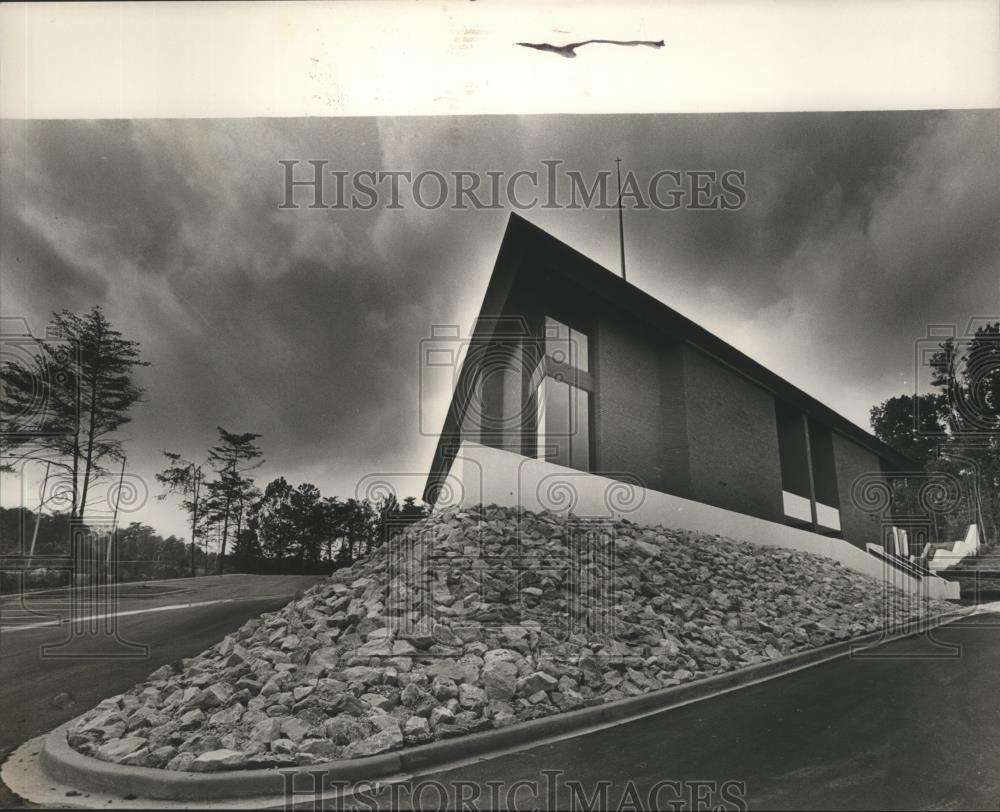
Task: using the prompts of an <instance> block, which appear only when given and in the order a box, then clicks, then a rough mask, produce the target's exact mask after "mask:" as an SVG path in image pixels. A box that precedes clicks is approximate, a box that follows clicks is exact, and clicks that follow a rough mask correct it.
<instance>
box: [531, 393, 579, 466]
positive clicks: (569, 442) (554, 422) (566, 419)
mask: <svg viewBox="0 0 1000 812" xmlns="http://www.w3.org/2000/svg"><path fill="white" fill-rule="evenodd" d="M537 400H538V457H539V458H540V459H547V460H548V461H549V462H554V463H555V464H556V465H565V466H566V467H567V468H576V469H577V470H579V471H589V470H590V393H589V392H587V391H585V390H583V389H581V388H580V387H578V386H571V385H570V384H568V383H566V382H565V381H560V380H557V379H556V378H552V377H548V376H546V377H545V378H543V379H542V382H541V384H539V386H538V394H537Z"/></svg>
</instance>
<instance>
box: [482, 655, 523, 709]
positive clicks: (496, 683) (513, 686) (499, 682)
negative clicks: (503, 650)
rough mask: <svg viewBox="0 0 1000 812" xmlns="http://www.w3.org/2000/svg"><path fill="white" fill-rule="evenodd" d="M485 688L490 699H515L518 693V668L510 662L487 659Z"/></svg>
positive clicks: (484, 678) (484, 667)
mask: <svg viewBox="0 0 1000 812" xmlns="http://www.w3.org/2000/svg"><path fill="white" fill-rule="evenodd" d="M483 688H484V689H485V690H486V696H487V697H489V698H490V699H500V700H507V699H513V698H514V695H515V694H516V693H517V666H516V665H514V663H512V662H510V661H509V660H500V659H492V660H491V659H487V660H486V663H485V665H484V666H483Z"/></svg>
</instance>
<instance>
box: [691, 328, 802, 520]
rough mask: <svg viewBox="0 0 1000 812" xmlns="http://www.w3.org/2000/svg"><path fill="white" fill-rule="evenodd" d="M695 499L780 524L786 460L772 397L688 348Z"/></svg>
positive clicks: (692, 474)
mask: <svg viewBox="0 0 1000 812" xmlns="http://www.w3.org/2000/svg"><path fill="white" fill-rule="evenodd" d="M684 392H685V399H686V410H687V429H688V444H689V449H690V450H689V456H690V477H691V488H690V498H692V499H696V500H698V501H699V502H707V503H708V504H710V505H715V506H717V507H723V508H727V509H728V510H736V511H739V512H741V513H748V514H750V515H751V516H758V517H760V518H762V519H770V520H772V521H781V519H782V516H783V511H782V505H781V490H782V488H781V460H780V456H779V451H778V429H777V424H776V421H775V415H774V398H773V396H772V395H771V394H770V393H768V392H766V391H765V390H763V389H761V388H760V387H758V386H756V385H754V384H753V383H751V382H750V381H749V380H747V379H746V378H744V377H743V376H741V375H739V374H738V373H736V372H734V371H733V370H731V369H729V368H728V367H725V366H723V365H722V364H720V363H719V362H717V361H715V360H714V359H712V358H709V357H708V356H706V355H704V354H703V353H700V352H698V351H697V350H693V349H690V348H688V347H685V348H684Z"/></svg>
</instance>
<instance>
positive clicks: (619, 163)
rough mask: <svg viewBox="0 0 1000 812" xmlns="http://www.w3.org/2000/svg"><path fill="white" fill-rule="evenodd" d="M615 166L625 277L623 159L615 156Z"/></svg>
mask: <svg viewBox="0 0 1000 812" xmlns="http://www.w3.org/2000/svg"><path fill="white" fill-rule="evenodd" d="M615 167H616V169H617V170H618V244H619V247H620V249H621V257H622V279H624V278H625V220H624V218H623V217H622V159H621V158H620V157H619V158H615Z"/></svg>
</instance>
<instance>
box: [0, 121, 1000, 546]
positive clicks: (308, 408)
mask: <svg viewBox="0 0 1000 812" xmlns="http://www.w3.org/2000/svg"><path fill="white" fill-rule="evenodd" d="M997 125H998V116H997V114H996V112H995V111H994V112H990V111H968V112H933V111H932V112H910V113H822V114H773V115H756V114H755V115H703V116H630V117H622V116H585V117H584V116H566V117H479V118H399V119H380V120H374V119H296V120H275V119H259V120H228V121H211V120H192V121H133V122H118V121H112V122H57V121H50V122H29V123H23V122H11V121H5V122H3V123H2V124H0V145H2V155H0V160H2V165H0V197H2V200H3V205H2V206H0V239H2V242H0V273H2V276H0V294H2V295H3V312H4V314H5V315H23V316H26V317H28V318H29V319H30V320H31V322H32V323H33V324H34V325H35V326H36V329H40V328H41V327H42V325H43V324H44V322H45V320H46V318H47V315H48V313H49V312H51V311H52V310H56V309H60V308H62V307H68V308H71V309H76V310H82V309H85V308H88V307H89V306H91V305H92V304H95V303H100V304H102V305H103V306H104V307H105V309H106V310H107V311H108V313H109V315H110V317H111V318H112V320H113V321H114V322H115V324H116V325H118V326H120V327H121V329H123V330H124V331H125V332H126V333H128V334H130V335H132V336H135V337H136V338H138V339H140V340H141V341H142V343H143V347H144V351H145V355H146V357H147V358H148V359H149V360H151V361H152V362H153V366H152V367H150V368H149V369H147V370H144V371H143V374H142V378H143V382H144V384H145V386H146V388H147V396H146V401H145V403H143V404H142V405H141V407H139V408H138V409H137V410H136V412H135V419H134V422H133V423H132V424H131V425H130V426H129V427H128V435H129V438H128V440H129V448H130V454H131V456H130V463H131V464H134V465H135V466H136V469H137V470H138V471H139V472H140V473H143V474H144V475H145V476H147V477H151V476H152V473H153V472H154V471H155V470H156V467H157V465H158V459H157V455H158V453H159V450H160V449H162V448H171V449H178V450H181V451H184V452H185V453H188V454H195V453H196V452H197V451H199V450H201V449H204V448H205V447H206V446H207V444H208V443H209V442H210V441H211V438H212V436H213V433H214V430H215V426H216V425H218V424H221V425H224V426H226V427H227V428H230V429H232V430H239V431H244V430H252V431H257V432H260V433H262V434H263V435H264V441H263V442H264V448H265V451H266V456H267V459H268V463H267V465H266V467H265V468H264V469H262V471H261V474H262V476H273V475H277V474H279V473H282V474H286V475H288V476H289V477H290V478H291V479H293V480H295V481H301V480H311V481H314V482H316V484H318V485H319V486H320V487H321V488H322V489H323V490H324V491H326V492H335V493H340V494H346V493H349V492H351V491H352V490H353V487H354V485H355V483H356V482H357V481H358V479H359V478H360V477H362V476H363V475H364V474H366V473H369V472H372V471H377V470H390V471H393V472H406V471H412V472H414V473H420V472H422V471H423V470H424V469H425V468H426V465H427V461H428V459H429V455H430V452H431V448H432V447H433V439H432V438H428V437H425V436H422V435H421V434H420V433H419V431H418V421H417V404H418V402H419V400H420V391H419V377H418V346H419V342H420V340H421V338H423V337H425V336H427V335H428V334H429V331H430V326H431V325H432V324H436V323H448V324H451V323H454V324H459V325H461V326H462V327H463V328H468V326H469V325H470V323H471V320H472V318H473V316H474V315H475V312H476V309H477V308H478V306H479V303H480V301H481V298H482V294H483V290H484V289H485V285H486V282H487V279H488V276H489V273H490V271H491V269H492V262H493V258H494V256H495V253H496V249H497V245H498V243H499V239H500V237H501V235H502V233H503V228H504V225H505V222H506V218H507V211H506V210H499V211H450V210H440V211H424V210H421V209H419V208H416V207H413V206H410V207H408V208H406V209H404V210H398V211H396V210H393V211H386V210H379V209H376V210H374V211H370V212H362V211H311V210H308V209H300V210H297V211H284V210H281V209H279V208H278V205H279V203H280V202H281V200H282V196H283V188H282V170H281V167H280V165H279V164H278V161H279V160H281V159H286V158H292V159H298V160H300V161H307V160H309V159H312V158H317V159H325V160H328V161H330V166H331V168H340V169H345V170H348V171H351V170H359V169H373V170H376V171H377V170H379V169H383V170H408V171H411V172H413V173H418V172H420V171H422V170H437V171H441V172H446V173H447V172H451V171H454V170H467V171H472V172H478V173H485V172H486V171H489V170H496V171H505V172H508V173H509V172H512V171H514V170H517V169H529V170H530V169H535V170H541V161H543V160H546V159H559V160H562V161H563V162H564V168H568V169H576V170H580V171H582V172H584V173H585V174H590V173H594V172H597V171H599V170H604V169H613V166H614V165H613V163H612V161H613V159H614V157H615V156H616V155H619V154H620V155H621V156H622V158H623V165H624V166H625V167H626V168H627V169H631V170H632V171H633V172H635V174H636V176H637V177H638V178H639V179H640V181H642V182H645V180H648V178H649V177H650V176H652V174H653V173H655V172H656V171H658V170H660V169H665V168H666V169H679V170H691V169H709V170H716V171H718V172H722V171H725V170H727V169H739V170H743V171H745V172H746V173H747V188H748V200H747V205H746V206H745V207H744V208H743V209H742V210H740V211H738V212H685V211H675V212H659V211H630V212H628V213H627V215H626V231H627V242H628V251H629V267H630V280H632V281H634V282H635V283H636V284H637V285H639V286H640V287H643V288H644V289H646V290H648V291H649V292H650V293H651V294H653V295H654V296H656V297H658V298H660V299H662V300H664V301H666V302H667V303H668V304H671V305H672V306H674V307H676V308H677V309H679V310H681V311H682V312H684V313H686V314H688V315H690V316H692V317H694V318H696V320H698V321H701V322H702V323H704V324H705V325H706V326H707V327H709V329H712V330H714V331H716V332H718V333H719V334H720V335H722V336H723V337H725V338H727V339H728V340H730V341H732V342H733V343H735V344H737V346H740V347H741V348H742V349H744V350H745V351H748V352H750V353H751V354H753V355H754V356H755V357H758V358H759V359H760V360H762V361H763V362H764V363H765V364H767V365H769V366H771V367H772V368H774V369H775V370H776V371H777V372H779V373H780V374H783V375H785V376H786V377H788V378H790V379H791V380H793V381H794V382H796V383H798V384H799V385H801V386H803V387H804V388H806V389H807V390H808V391H810V392H812V393H813V394H815V395H817V396H818V397H820V398H821V399H824V400H826V401H827V402H829V403H830V404H831V405H832V406H833V407H834V408H837V409H838V410H840V411H842V412H844V413H845V414H846V415H847V416H848V417H850V418H852V419H854V420H856V421H858V422H864V419H865V414H866V412H867V408H868V406H870V405H871V404H872V403H873V402H875V401H877V400H879V399H881V398H883V397H885V396H887V395H889V394H892V393H894V392H898V391H901V390H902V389H904V388H905V383H906V379H907V377H908V376H909V377H912V375H911V374H910V372H911V371H912V352H913V350H912V345H913V341H914V340H915V339H916V338H919V337H920V336H921V335H923V332H924V329H925V325H926V324H927V323H929V322H942V321H949V320H954V321H959V322H963V321H964V320H965V319H966V318H967V317H968V316H970V315H981V314H982V313H983V310H984V309H986V310H989V309H992V310H996V309H997V301H996V294H997V292H998V290H997V277H998V270H1000V269H998V256H1000V243H998V236H997V233H998V232H997V230H996V228H995V224H996V222H997V218H998V216H1000V202H998V199H1000V198H998V195H1000V192H998V189H1000V176H998V173H1000V169H998V167H1000V161H998V160H997V159H998V157H1000V155H998V153H1000V145H998V143H997V139H998V136H997V133H998V127H997ZM524 214H525V215H526V216H527V217H528V218H529V219H531V220H533V221H534V222H536V223H538V224H539V225H540V226H542V227H543V228H546V229H549V230H550V231H552V232H553V233H554V234H556V236H558V237H560V238H561V239H563V240H565V241H567V242H569V243H570V244H572V245H574V246H575V247H577V248H578V249H579V250H581V251H583V252H584V253H586V254H588V255H590V256H593V257H594V258H595V259H597V260H598V261H599V262H602V263H604V264H605V265H607V266H608V267H610V268H613V269H616V268H617V264H618V261H617V233H616V220H615V216H614V214H613V213H612V212H606V211H549V210H542V209H533V210H530V211H527V212H524ZM439 389H440V391H438V390H435V391H433V392H431V394H430V396H429V397H427V398H426V399H425V402H424V407H425V408H427V409H429V410H430V411H431V412H432V413H441V411H442V410H443V408H444V406H445V405H446V403H447V397H448V392H447V391H446V390H445V389H443V388H440V387H439ZM435 410H436V412H435ZM413 490H416V488H413ZM149 520H151V521H153V522H154V523H158V524H161V525H162V526H164V527H167V529H171V530H175V531H178V532H181V531H182V528H181V524H180V520H179V518H178V517H177V516H175V514H173V513H170V512H169V511H168V509H167V508H166V507H157V508H156V509H152V508H151V511H150V514H149Z"/></svg>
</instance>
